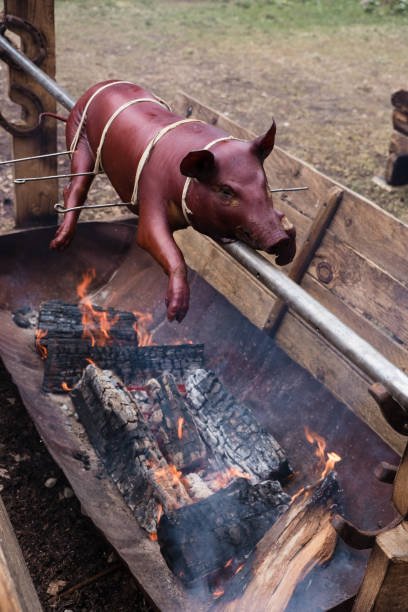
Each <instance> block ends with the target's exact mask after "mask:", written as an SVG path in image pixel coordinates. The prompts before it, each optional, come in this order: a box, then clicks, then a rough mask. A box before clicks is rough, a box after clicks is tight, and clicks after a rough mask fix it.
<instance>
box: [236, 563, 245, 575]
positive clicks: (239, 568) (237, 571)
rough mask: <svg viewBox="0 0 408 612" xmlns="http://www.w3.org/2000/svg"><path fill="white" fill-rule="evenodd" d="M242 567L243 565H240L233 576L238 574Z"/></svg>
mask: <svg viewBox="0 0 408 612" xmlns="http://www.w3.org/2000/svg"><path fill="white" fill-rule="evenodd" d="M243 567H244V564H242V565H240V566H239V567H238V568H237V569H236V570H235V574H238V573H239V572H240V571H241V570H242V568H243Z"/></svg>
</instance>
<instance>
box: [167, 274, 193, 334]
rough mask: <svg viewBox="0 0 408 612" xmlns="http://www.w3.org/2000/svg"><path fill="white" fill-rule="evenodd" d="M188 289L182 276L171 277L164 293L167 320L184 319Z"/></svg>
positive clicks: (187, 301) (179, 320) (188, 294)
mask: <svg viewBox="0 0 408 612" xmlns="http://www.w3.org/2000/svg"><path fill="white" fill-rule="evenodd" d="M189 297H190V290H189V288H188V285H187V282H186V280H185V279H184V278H176V279H171V280H170V281H169V286H168V289H167V295H166V306H167V318H168V320H169V321H174V320H176V321H178V322H179V323H180V322H181V321H182V320H183V319H184V317H185V316H186V314H187V310H188V303H189Z"/></svg>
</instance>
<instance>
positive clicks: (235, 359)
mask: <svg viewBox="0 0 408 612" xmlns="http://www.w3.org/2000/svg"><path fill="white" fill-rule="evenodd" d="M53 232H54V228H46V229H36V230H29V231H23V232H16V233H13V234H9V235H6V236H2V237H1V238H0V309H1V310H0V320H1V326H0V353H1V356H2V358H3V359H4V361H5V364H6V367H7V368H8V369H9V371H10V372H11V373H12V375H13V377H14V379H15V382H16V383H17V385H18V386H19V389H20V392H21V394H22V397H23V399H24V401H25V403H26V406H27V408H28V410H29V411H30V414H31V416H32V418H33V419H34V421H35V422H36V424H37V427H38V428H39V429H40V431H41V434H42V435H43V438H44V440H45V442H46V444H47V445H48V446H49V447H50V449H51V452H52V454H53V456H54V457H55V458H56V460H57V461H58V463H60V465H61V466H62V468H63V469H64V471H65V472H66V474H67V476H68V478H69V479H70V480H71V483H72V485H73V487H74V489H75V491H76V493H77V494H78V496H79V497H80V499H81V502H82V504H83V505H84V507H85V508H86V509H87V512H88V513H89V514H90V516H91V517H92V518H93V520H94V522H96V524H98V526H99V528H100V529H102V531H104V533H105V535H106V536H107V537H108V539H112V538H113V536H112V525H111V524H109V525H105V524H104V517H101V516H97V513H98V507H97V504H95V501H94V500H92V499H91V498H90V496H92V495H93V496H95V495H97V494H96V492H95V491H96V490H95V488H92V487H88V485H85V486H84V483H83V482H82V481H81V479H82V478H83V477H84V476H83V475H81V474H79V473H78V465H77V463H75V461H73V460H72V454H73V449H72V448H71V445H72V444H73V438H72V433H71V432H69V431H65V430H64V424H63V421H61V420H58V419H57V420H56V421H55V422H52V419H51V415H52V413H53V410H54V408H53V401H56V400H54V399H53V397H55V396H50V399H49V401H48V400H47V401H46V402H45V401H44V396H42V395H41V394H40V390H39V389H40V384H41V379H42V369H43V363H42V362H41V360H40V359H39V357H37V356H36V354H35V353H34V349H33V348H31V341H32V344H33V343H34V339H32V340H31V337H30V336H29V334H30V333H31V334H32V331H31V332H30V330H21V329H20V328H18V327H16V326H15V324H14V323H13V322H12V319H11V312H10V311H12V310H13V309H16V308H21V307H23V306H32V307H36V306H38V305H39V303H40V302H41V301H43V300H49V299H52V298H59V299H63V300H67V301H72V302H73V301H76V299H77V298H76V286H77V284H78V283H79V282H80V280H81V277H82V274H83V273H84V271H85V270H86V269H88V268H91V267H93V268H95V270H96V280H95V282H94V283H93V284H92V285H91V298H92V301H93V302H94V303H95V304H97V305H100V306H102V305H109V306H112V307H115V308H120V309H123V310H131V311H133V310H137V311H142V312H150V313H151V314H152V316H153V322H154V323H153V325H152V328H151V330H154V341H156V342H157V343H170V342H177V341H181V340H191V341H193V342H203V343H204V344H205V355H206V359H207V365H208V366H209V367H211V368H213V369H214V370H215V371H216V372H217V374H218V376H219V377H220V378H221V379H222V380H223V382H224V383H225V385H226V386H227V387H228V388H229V389H230V390H231V391H232V392H233V393H234V394H235V395H236V396H237V397H238V398H240V399H242V400H245V401H246V402H247V403H249V404H250V405H251V406H252V408H253V409H254V411H255V412H256V414H257V416H258V418H259V419H260V420H261V422H262V423H263V424H264V425H265V426H266V427H267V428H268V429H270V431H271V432H272V433H273V434H274V435H275V437H276V438H277V439H278V441H279V442H280V443H281V445H282V446H283V448H285V450H286V452H287V454H288V456H289V458H290V461H291V463H292V465H293V467H294V469H295V471H296V472H298V475H297V477H296V479H295V480H294V481H293V482H292V483H291V485H290V492H292V491H293V492H294V491H296V490H297V489H298V488H300V487H301V486H303V485H304V484H308V483H311V482H313V481H315V480H316V478H317V476H316V473H315V470H314V467H315V465H316V461H317V460H316V458H315V456H314V450H315V449H314V447H312V446H311V445H310V444H309V443H308V442H307V441H306V438H305V435H304V426H305V425H307V426H308V427H309V428H310V429H311V430H313V431H316V432H317V433H318V434H320V435H322V436H324V437H325V438H326V440H327V450H329V451H336V452H337V453H338V454H340V455H341V456H342V457H343V461H342V462H341V463H339V464H338V469H337V471H338V474H339V481H340V485H341V487H342V488H343V490H344V493H343V495H342V498H343V504H342V508H341V510H342V513H343V515H344V516H345V517H346V519H347V520H350V521H352V522H355V523H357V524H358V525H359V526H361V528H363V529H369V530H371V529H377V528H379V527H382V526H383V525H385V524H387V523H388V522H389V521H390V520H392V519H393V517H394V512H393V509H392V506H391V503H390V495H391V488H390V487H389V485H387V484H384V483H381V482H379V481H378V480H377V479H376V478H375V476H374V468H375V467H376V465H377V464H378V463H379V462H380V461H389V462H391V463H397V462H398V458H397V456H396V455H395V453H394V452H393V451H391V450H390V449H389V447H388V446H387V445H386V444H385V443H384V442H383V441H382V440H380V439H379V438H378V437H377V436H376V434H374V433H373V432H372V431H371V430H370V428H369V427H368V426H367V425H365V424H364V423H362V422H361V421H360V420H359V419H358V418H357V417H356V416H355V415H354V414H353V413H351V412H350V411H349V410H348V409H347V408H346V407H345V406H344V405H343V404H341V403H340V402H339V401H338V400H336V399H335V398H334V397H333V396H332V395H331V394H330V393H329V392H328V391H327V390H326V389H325V388H324V387H323V386H322V385H321V384H320V383H319V382H317V381H316V380H315V379H313V378H312V377H311V376H310V374H308V373H307V372H306V371H305V370H303V369H302V368H301V367H300V366H298V365H297V364H296V363H294V362H293V361H291V360H290V359H289V358H288V357H287V356H286V355H285V354H284V353H283V351H282V350H281V349H279V347H277V346H276V345H275V344H274V342H273V340H272V339H271V338H270V337H268V336H267V335H266V334H264V333H263V332H261V331H260V330H258V329H257V328H255V327H254V326H253V325H252V324H251V323H249V321H247V320H246V319H245V318H244V317H243V316H242V315H241V314H240V313H239V312H238V311H237V310H236V309H235V308H234V307H233V306H231V305H230V304H229V303H228V302H227V300H226V299H225V298H224V297H223V296H221V295H220V294H218V293H217V292H216V291H215V290H214V289H212V288H211V287H210V286H209V285H208V284H207V283H206V282H205V281H203V280H202V279H201V278H199V277H198V276H197V274H195V273H194V272H191V271H190V273H189V274H190V283H191V307H190V310H189V313H188V315H187V316H186V319H185V320H184V321H183V323H182V324H180V325H179V324H169V323H168V322H167V319H166V310H165V306H164V295H165V289H166V285H167V278H166V276H165V275H164V274H163V272H162V271H161V269H160V268H159V267H158V265H157V263H156V262H155V261H154V260H153V259H152V258H151V257H150V256H149V255H148V254H147V253H145V252H144V251H142V250H141V249H139V248H138V247H137V245H136V241H135V233H136V223H135V222H132V221H129V220H127V221H124V222H117V223H96V222H91V223H83V224H79V226H78V234H77V236H76V238H75V241H74V243H73V245H72V247H71V248H70V249H68V251H65V252H63V253H58V252H55V251H50V250H49V249H48V242H49V240H50V239H51V237H52V235H53ZM24 368H26V369H25V370H24ZM345 382H346V381H345ZM56 405H57V404H55V406H56ZM55 406H54V407H55ZM75 468H76V470H77V472H75ZM82 471H83V470H82ZM88 491H89V493H88ZM109 520H110V521H111V522H112V519H111V518H109ZM108 522H109V521H108ZM127 526H128V524H127ZM115 527H116V528H117V523H116V522H115ZM124 537H125V531H124V532H123V533H122V534H121V533H119V534H116V535H115V536H114V538H113V539H114V540H115V541H114V545H115V546H116V548H117V549H119V552H120V554H122V555H123V548H124V546H123V539H124ZM121 546H122V548H121ZM365 563H366V556H365V553H362V552H358V553H357V552H352V551H347V550H346V549H345V547H344V546H343V545H339V547H338V551H337V553H336V557H335V559H334V560H333V561H332V563H331V564H330V565H329V567H328V568H326V570H324V571H323V570H321V569H318V570H316V571H315V572H313V575H312V583H313V584H312V587H308V589H306V588H305V587H304V586H303V587H302V585H300V586H299V588H298V592H297V594H296V597H297V598H299V597H301V599H302V601H303V603H304V601H305V597H309V598H310V597H312V598H313V596H314V595H313V592H314V591H322V590H323V591H325V592H326V593H328V594H329V595H328V597H327V598H326V600H327V601H325V604H327V605H326V607H330V606H331V605H336V603H338V602H339V601H341V600H342V599H345V598H346V597H348V596H352V595H354V593H355V592H356V590H357V588H358V586H359V583H360V581H361V578H362V575H363V572H364V567H365ZM134 567H136V566H134ZM138 567H139V566H138ZM134 571H135V572H137V571H139V570H137V569H134ZM310 577H311V576H309V577H308V581H309V580H310ZM138 579H139V580H140V576H138ZM141 582H142V583H143V580H141ZM302 589H303V590H302ZM296 597H295V600H296ZM290 609H292V608H290ZM293 609H295V608H293ZM304 609H305V608H304ZM306 609H313V608H306ZM316 609H320V608H316Z"/></svg>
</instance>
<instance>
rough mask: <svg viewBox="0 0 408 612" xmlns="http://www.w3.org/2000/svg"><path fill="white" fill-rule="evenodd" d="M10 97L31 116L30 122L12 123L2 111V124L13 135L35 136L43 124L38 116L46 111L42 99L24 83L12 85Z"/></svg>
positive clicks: (0, 120)
mask: <svg viewBox="0 0 408 612" xmlns="http://www.w3.org/2000/svg"><path fill="white" fill-rule="evenodd" d="M10 98H11V99H12V100H13V102H16V103H17V104H19V105H20V106H22V108H23V109H24V111H25V115H26V116H27V117H28V118H31V122H30V123H28V124H27V123H26V124H24V123H12V122H10V121H8V120H7V119H6V118H5V117H4V115H3V114H2V113H1V112H0V125H1V127H3V128H4V129H5V130H7V132H10V134H13V136H33V134H35V133H37V132H38V131H39V130H40V128H41V126H40V124H39V122H38V116H39V114H40V113H42V112H44V107H43V105H42V102H41V100H40V99H39V98H38V97H37V96H36V95H35V94H34V93H33V92H32V91H30V90H29V89H27V87H24V86H23V85H12V86H11V87H10Z"/></svg>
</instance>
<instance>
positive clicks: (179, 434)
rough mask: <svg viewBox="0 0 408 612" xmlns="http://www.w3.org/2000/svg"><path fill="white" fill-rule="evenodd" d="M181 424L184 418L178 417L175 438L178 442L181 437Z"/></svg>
mask: <svg viewBox="0 0 408 612" xmlns="http://www.w3.org/2000/svg"><path fill="white" fill-rule="evenodd" d="M183 423H184V418H183V417H179V420H178V423H177V436H178V439H179V440H181V438H182V437H183Z"/></svg>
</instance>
